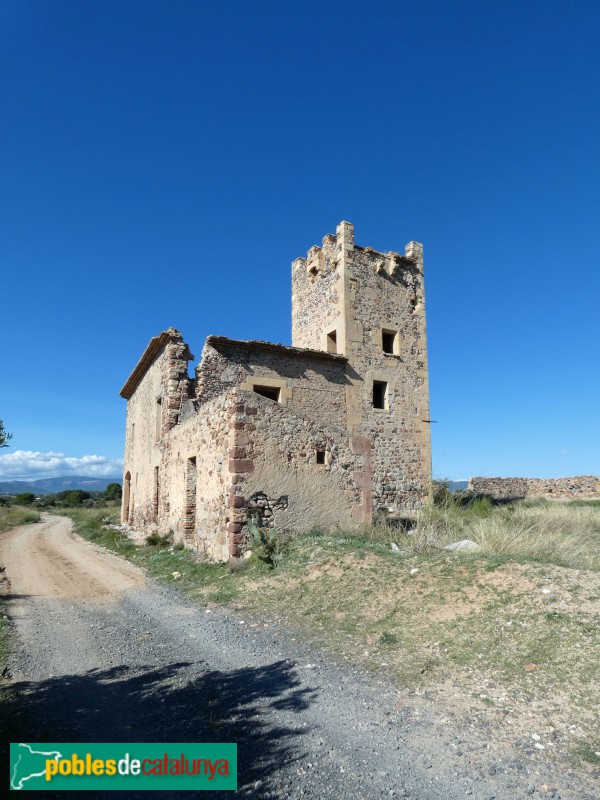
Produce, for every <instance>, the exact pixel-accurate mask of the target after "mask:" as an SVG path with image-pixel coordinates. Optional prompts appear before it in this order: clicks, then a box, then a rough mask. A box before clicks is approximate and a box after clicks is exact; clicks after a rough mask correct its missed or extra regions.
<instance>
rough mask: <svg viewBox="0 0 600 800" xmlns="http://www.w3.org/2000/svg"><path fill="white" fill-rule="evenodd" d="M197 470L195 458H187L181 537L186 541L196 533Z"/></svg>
mask: <svg viewBox="0 0 600 800" xmlns="http://www.w3.org/2000/svg"><path fill="white" fill-rule="evenodd" d="M197 482H198V470H197V468H196V457H195V456H194V457H193V458H188V460H187V462H186V465H185V508H184V512H183V537H184V539H186V540H190V539H193V538H194V534H195V532H196V487H197Z"/></svg>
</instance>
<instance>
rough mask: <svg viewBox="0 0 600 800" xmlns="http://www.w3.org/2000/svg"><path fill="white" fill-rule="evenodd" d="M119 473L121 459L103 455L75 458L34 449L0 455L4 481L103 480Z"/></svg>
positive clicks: (0, 472)
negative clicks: (82, 478)
mask: <svg viewBox="0 0 600 800" xmlns="http://www.w3.org/2000/svg"><path fill="white" fill-rule="evenodd" d="M122 471H123V461H122V459H119V458H107V457H106V456H97V455H88V456H80V457H79V458H76V457H73V456H66V455H65V454H64V453H52V452H49V453H40V452H38V451H35V450H15V452H14V453H2V454H0V478H2V480H5V481H7V480H9V481H10V480H15V481H21V480H25V481H26V480H35V479H36V478H59V477H61V476H62V475H81V476H86V477H94V478H103V477H113V476H117V475H120V474H121V472H122Z"/></svg>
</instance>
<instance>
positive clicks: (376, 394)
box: [373, 381, 388, 408]
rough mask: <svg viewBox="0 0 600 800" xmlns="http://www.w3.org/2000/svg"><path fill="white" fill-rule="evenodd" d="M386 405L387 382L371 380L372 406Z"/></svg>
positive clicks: (385, 406) (382, 406) (383, 406)
mask: <svg viewBox="0 0 600 800" xmlns="http://www.w3.org/2000/svg"><path fill="white" fill-rule="evenodd" d="M387 407H388V398H387V383H386V382H385V381H373V408H387Z"/></svg>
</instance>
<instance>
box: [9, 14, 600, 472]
mask: <svg viewBox="0 0 600 800" xmlns="http://www.w3.org/2000/svg"><path fill="white" fill-rule="evenodd" d="M0 67H1V69H0V74H1V75H2V78H1V79H0V101H1V104H2V105H1V108H2V125H1V126H0V170H1V172H0V174H1V176H2V178H1V182H0V263H1V274H2V284H1V286H2V298H3V302H2V307H1V312H0V320H1V331H2V336H1V340H0V363H1V365H2V369H1V371H0V418H2V419H3V420H4V422H5V426H6V428H7V429H8V430H9V431H12V433H13V434H14V438H13V441H12V442H11V448H10V449H6V450H3V451H2V452H1V454H0V477H4V478H7V477H27V476H29V477H38V476H39V477H43V476H46V475H50V474H54V475H56V474H63V473H64V474H68V473H69V472H71V473H74V472H77V473H79V474H115V473H117V474H118V472H119V469H120V467H119V466H118V459H120V458H121V456H122V450H123V427H124V414H125V401H124V400H122V399H121V398H119V396H118V393H119V389H120V388H121V386H122V384H123V383H124V381H125V379H126V378H127V376H128V374H129V373H130V371H131V369H132V368H133V366H134V365H135V363H136V361H137V359H138V358H139V356H140V354H141V353H142V351H143V349H144V348H145V346H146V344H147V342H148V340H149V339H150V338H151V337H152V336H154V335H156V333H158V332H159V331H160V330H163V329H164V328H167V327H169V326H174V327H176V328H179V329H180V330H181V331H182V332H183V334H184V336H185V338H186V339H187V340H188V342H189V343H190V346H191V349H192V352H194V353H195V355H196V356H197V357H198V358H199V356H200V352H201V349H202V344H203V341H204V339H205V337H206V336H207V335H208V334H209V333H215V334H226V335H228V336H231V337H234V338H260V339H268V340H271V341H281V342H283V343H289V342H290V263H291V261H292V260H293V259H294V258H295V257H297V256H299V255H304V254H305V253H306V250H307V249H308V248H309V247H310V246H311V245H312V244H319V243H320V241H321V239H322V237H323V235H324V234H325V233H328V232H332V231H334V230H335V226H336V224H337V223H338V222H339V221H340V220H342V219H348V220H350V221H352V222H353V223H354V224H355V227H356V241H357V243H359V244H362V245H367V246H371V247H375V248H377V249H381V250H391V249H394V250H402V249H403V247H404V244H405V243H406V242H407V241H409V240H412V239H415V240H418V241H422V242H423V243H424V246H425V270H426V298H427V313H428V335H429V366H430V386H431V416H432V419H435V420H437V423H436V424H434V425H433V426H432V428H433V468H434V474H436V475H437V476H440V477H442V476H446V477H452V478H465V477H469V476H470V475H524V476H540V477H556V476H562V475H573V474H589V473H591V474H600V433H599V430H600V429H599V426H598V397H599V394H600V378H599V370H598V355H597V353H598V341H599V335H598V334H599V327H600V321H599V320H600V314H599V313H598V295H599V289H600V270H599V257H598V246H599V236H598V232H599V224H598V223H599V220H600V91H599V90H600V5H599V4H598V3H597V2H593V1H592V0H590V1H589V2H588V1H587V0H578V1H577V2H572V1H571V2H562V1H556V2H553V0H544V1H543V2H542V1H540V2H538V1H537V0H527V2H523V1H522V0H519V2H514V0H502V1H501V2H493V1H492V2H486V3H481V2H479V1H478V0H469V1H468V2H466V1H463V2H461V0H456V2H451V1H450V0H444V2H441V1H439V2H436V1H434V0H420V1H419V2H377V0H375V2H370V3H352V2H343V3H342V2H319V3H316V2H312V0H303V1H302V2H294V1H293V0H292V1H291V2H286V3H281V2H261V0H255V2H252V3H251V2H247V0H243V1H242V0H237V1H232V0H218V2H217V1H213V2H208V1H207V2H200V0H163V2H156V1H155V0H145V1H144V2H141V0H140V1H134V0H129V2H125V3H123V2H121V1H120V0H119V2H117V1H116V0H115V1H113V0H97V1H96V2H93V3H82V2H80V0H74V2H66V1H63V0H53V2H50V1H49V0H24V1H23V2H3V3H1V4H0Z"/></svg>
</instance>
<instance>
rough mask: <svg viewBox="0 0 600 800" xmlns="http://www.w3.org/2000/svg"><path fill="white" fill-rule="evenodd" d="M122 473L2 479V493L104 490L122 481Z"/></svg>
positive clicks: (0, 492) (0, 482)
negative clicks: (109, 476) (102, 476)
mask: <svg viewBox="0 0 600 800" xmlns="http://www.w3.org/2000/svg"><path fill="white" fill-rule="evenodd" d="M122 480H123V478H122V476H121V475H118V476H116V477H114V478H86V477H82V476H80V475H68V476H67V475H65V476H64V477H62V478H40V479H38V480H35V481H1V480H0V494H20V493H21V492H33V493H34V494H55V492H65V491H70V490H71V489H83V490H84V491H86V492H103V491H104V490H105V489H106V487H107V486H108V484H109V483H121V481H122Z"/></svg>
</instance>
